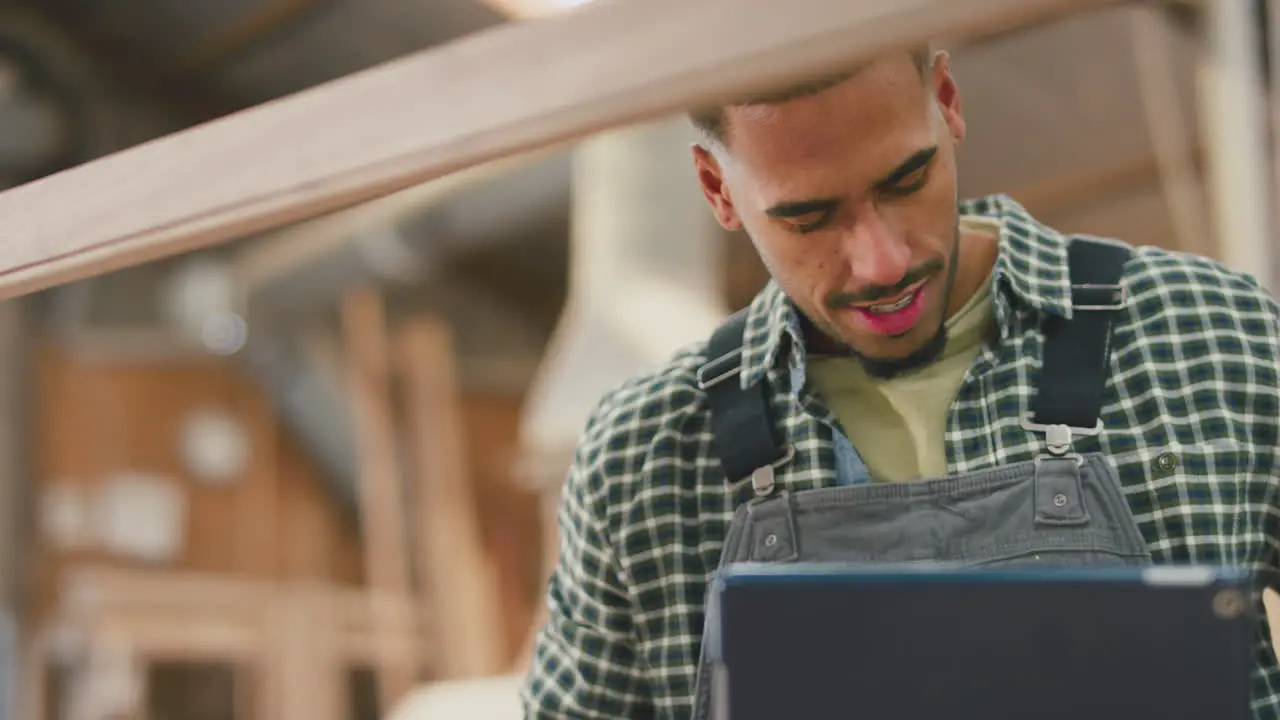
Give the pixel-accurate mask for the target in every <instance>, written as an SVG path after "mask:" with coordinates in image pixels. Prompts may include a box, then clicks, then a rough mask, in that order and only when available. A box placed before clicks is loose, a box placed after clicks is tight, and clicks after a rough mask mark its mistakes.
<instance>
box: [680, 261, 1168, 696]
mask: <svg viewBox="0 0 1280 720" xmlns="http://www.w3.org/2000/svg"><path fill="white" fill-rule="evenodd" d="M1069 255H1070V268H1071V281H1072V283H1073V284H1072V306H1073V313H1072V315H1073V317H1072V319H1071V320H1069V321H1067V320H1062V319H1060V318H1054V319H1053V320H1051V321H1050V322H1049V323H1047V324H1046V327H1045V349H1044V363H1043V369H1042V371H1041V374H1040V378H1039V382H1038V387H1037V389H1036V397H1035V400H1034V401H1033V402H1034V411H1033V412H1031V413H1028V414H1027V415H1025V416H1024V420H1023V426H1024V427H1026V428H1027V429H1028V430H1029V431H1033V432H1038V433H1043V435H1044V440H1045V442H1044V451H1043V452H1042V454H1040V455H1039V456H1038V457H1036V458H1034V459H1033V460H1029V461H1026V462H1019V463H1015V464H1009V465H1004V466H997V467H994V468H990V469H987V470H983V471H980V472H972V473H966V474H962V475H953V476H947V477H938V478H929V479H923V480H919V481H913V482H908V483H874V484H872V483H867V482H865V481H864V482H862V483H860V484H849V483H850V482H855V481H854V480H853V479H851V478H848V477H845V478H841V482H842V486H840V487H832V488H823V489H818V490H808V491H802V492H789V491H787V490H786V489H782V488H779V487H778V486H777V485H776V484H775V482H774V468H775V467H778V466H780V465H782V464H784V463H786V462H787V461H788V460H789V459H790V457H791V452H792V451H791V449H790V448H789V447H786V446H784V445H783V444H781V443H779V442H778V440H777V433H776V431H775V429H774V426H773V424H772V422H771V421H770V419H769V412H768V392H767V389H766V388H765V385H766V383H765V382H764V381H761V382H760V383H758V384H757V385H756V386H755V387H751V388H745V389H744V388H742V387H741V385H740V383H739V382H737V380H738V377H737V374H736V371H735V370H734V368H735V367H736V366H737V364H738V360H739V357H740V354H741V344H742V333H743V330H744V327H745V315H743V314H741V313H740V314H739V315H737V316H735V317H734V318H732V319H731V320H730V321H729V322H727V323H726V324H725V325H724V326H722V327H721V328H720V329H719V330H717V331H716V334H715V335H714V336H713V337H712V339H711V343H710V346H709V349H708V355H707V356H708V357H710V358H714V359H713V360H711V361H710V362H709V363H707V365H706V366H704V367H703V368H702V372H701V373H700V381H701V380H702V378H707V380H705V381H703V382H702V383H701V384H702V385H703V387H704V388H705V390H706V392H707V393H708V398H709V402H710V405H711V412H712V424H713V430H714V433H715V448H716V452H717V454H718V455H719V456H720V461H721V464H722V465H723V467H724V470H725V473H726V480H727V481H728V482H737V481H741V480H746V479H747V478H750V480H751V485H752V488H753V490H754V493H755V497H754V498H752V499H751V500H750V501H748V502H747V503H745V504H744V505H742V506H741V507H739V508H738V510H737V512H736V514H735V516H734V518H733V521H732V523H731V524H730V526H729V529H728V533H727V535H726V538H725V545H724V548H723V550H722V554H721V558H720V565H719V567H721V568H723V567H726V566H728V565H731V564H733V563H741V562H753V563H759V562H875V563H885V562H894V563H896V562H908V563H909V562H949V563H961V564H966V565H983V566H1011V565H1029V564H1040V565H1058V566H1062V565H1094V566H1098V565H1142V564H1148V563H1150V562H1151V555H1150V552H1149V551H1148V549H1147V545H1146V542H1145V541H1144V540H1143V537H1142V535H1141V534H1140V532H1139V530H1138V526H1137V524H1136V522H1135V521H1134V518H1133V515H1132V513H1131V511H1130V509H1129V505H1128V503H1127V502H1126V500H1125V498H1124V495H1123V493H1122V491H1121V486H1120V482H1119V478H1118V477H1117V476H1116V473H1115V471H1114V469H1113V468H1112V466H1111V465H1110V463H1108V462H1107V460H1106V458H1105V457H1103V456H1102V455H1100V454H1097V453H1088V454H1079V453H1076V452H1074V451H1073V449H1072V441H1073V438H1074V437H1078V436H1083V435H1091V434H1096V433H1098V432H1100V431H1101V429H1102V426H1101V421H1100V420H1099V417H1098V416H1099V412H1100V410H1101V407H1102V402H1103V393H1104V390H1105V387H1106V381H1107V370H1108V366H1109V350H1110V348H1109V343H1110V335H1111V320H1112V317H1113V314H1114V313H1115V312H1117V311H1119V310H1121V309H1122V308H1123V307H1124V292H1123V289H1122V288H1121V287H1120V285H1119V281H1120V277H1121V274H1122V267H1123V265H1124V262H1125V260H1126V259H1127V258H1128V257H1129V250H1128V248H1126V247H1123V246H1119V245H1113V244H1111V243H1104V242H1099V241H1093V240H1088V239H1073V241H1072V242H1071V245H1070V249H1069ZM726 380H728V381H727V382H726ZM707 625H708V626H709V623H708V624H707ZM706 647H707V635H706V631H705V630H704V633H703V643H702V648H703V650H702V657H701V658H700V660H699V663H698V677H697V682H696V691H695V698H694V712H693V718H694V720H706V719H707V718H708V717H711V713H712V712H713V711H714V708H712V702H711V698H712V697H713V692H712V672H711V667H710V665H709V663H708V661H707V658H706Z"/></svg>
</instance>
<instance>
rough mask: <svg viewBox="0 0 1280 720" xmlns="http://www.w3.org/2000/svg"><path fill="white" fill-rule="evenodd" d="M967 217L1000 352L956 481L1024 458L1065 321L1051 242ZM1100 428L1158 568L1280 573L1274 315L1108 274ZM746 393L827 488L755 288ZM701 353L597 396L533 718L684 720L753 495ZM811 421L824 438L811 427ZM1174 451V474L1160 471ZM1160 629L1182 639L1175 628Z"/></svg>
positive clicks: (1017, 221)
mask: <svg viewBox="0 0 1280 720" xmlns="http://www.w3.org/2000/svg"><path fill="white" fill-rule="evenodd" d="M962 212H965V213H972V214H977V215H984V216H988V217H993V218H996V219H998V220H999V221H1000V223H1001V227H1002V230H1001V236H1000V255H999V259H998V261H997V263H996V268H995V272H996V283H995V288H996V291H995V292H993V302H994V303H995V310H996V318H997V322H998V325H999V336H998V338H993V340H992V341H991V342H990V343H988V345H987V346H986V347H985V348H984V350H983V351H982V353H981V354H980V355H979V356H978V358H977V359H976V361H975V363H974V365H973V367H972V369H971V370H970V372H969V374H968V375H967V376H966V378H965V380H964V382H963V384H962V386H961V388H960V391H959V394H958V396H957V397H956V399H955V401H954V402H953V403H952V405H951V410H950V417H949V418H948V426H947V431H946V450H947V459H948V465H949V467H950V471H951V472H956V473H961V472H969V471H974V470H980V469H983V468H990V467H992V466H994V465H1000V464H1004V463H1014V462H1019V461H1023V460H1029V459H1031V458H1032V457H1034V456H1035V455H1036V454H1037V453H1038V452H1039V451H1040V450H1041V447H1042V446H1041V442H1042V438H1041V436H1039V435H1037V434H1033V433H1030V432H1028V431H1026V430H1024V429H1023V428H1022V426H1021V425H1020V424H1019V418H1020V417H1021V415H1022V414H1023V412H1025V411H1026V410H1028V409H1029V402H1030V400H1031V399H1032V397H1033V394H1034V385H1033V382H1034V379H1035V377H1036V375H1037V371H1038V370H1039V367H1040V350H1041V344H1042V342H1043V336H1042V335H1041V333H1040V331H1039V329H1038V323H1037V317H1038V316H1039V314H1040V313H1050V314H1058V315H1069V314H1070V312H1071V303H1070V298H1071V295H1070V287H1069V280H1068V277H1067V275H1068V273H1067V255H1066V239H1067V238H1066V237H1065V236H1064V235H1062V234H1060V233H1058V232H1057V231H1055V230H1053V229H1051V228H1049V227H1046V226H1044V225H1042V224H1040V223H1039V222H1037V221H1036V220H1035V219H1034V218H1032V217H1031V216H1029V215H1028V214H1027V212H1026V211H1025V210H1024V209H1023V208H1021V207H1020V206H1019V205H1018V204H1017V203H1015V202H1014V201H1013V200H1011V199H1010V198H1008V197H1005V196H993V197H986V198H980V199H976V200H972V201H968V202H965V203H964V204H963V207H962ZM1123 284H1124V285H1125V286H1126V289H1127V291H1128V296H1129V302H1128V308H1127V310H1126V311H1124V313H1123V315H1122V316H1121V317H1120V318H1118V319H1117V321H1116V326H1115V330H1114V341H1113V343H1114V349H1113V352H1112V358H1111V377H1110V382H1109V385H1108V389H1107V394H1106V400H1105V406H1104V409H1103V414H1102V420H1103V422H1104V424H1105V431H1104V432H1103V433H1102V434H1101V435H1100V436H1099V437H1098V438H1095V439H1093V440H1092V441H1086V442H1091V443H1092V446H1090V445H1087V444H1084V443H1080V444H1078V445H1077V447H1078V448H1079V449H1081V450H1084V451H1088V450H1101V451H1102V452H1104V453H1106V454H1107V455H1109V456H1110V458H1111V459H1112V461H1113V462H1114V463H1115V465H1116V467H1117V469H1118V471H1119V477H1120V478H1121V481H1122V484H1123V487H1124V492H1125V495H1126V497H1127V499H1128V501H1129V504H1130V507H1131V508H1132V510H1133V514H1134V516H1135V517H1136V519H1137V521H1138V524H1139V526H1140V528H1141V532H1142V534H1143V536H1144V538H1145V539H1146V541H1147V544H1148V545H1149V547H1150V549H1151V552H1152V553H1153V555H1154V557H1155V560H1156V562H1159V563H1230V564H1239V565H1243V566H1246V567H1248V568H1251V569H1255V570H1256V569H1262V568H1276V567H1277V560H1278V559H1280V507H1278V505H1277V503H1278V502H1280V475H1278V474H1277V467H1276V440H1277V438H1276V435H1277V413H1278V412H1280V403H1278V400H1280V389H1278V387H1277V379H1276V375H1277V341H1278V340H1280V328H1278V327H1277V326H1278V323H1280V315H1278V313H1277V305H1276V303H1275V302H1274V301H1273V299H1272V298H1271V296H1270V295H1269V294H1268V293H1267V292H1265V291H1264V290H1262V289H1261V288H1260V287H1259V286H1258V284H1257V283H1256V281H1255V280H1254V279H1252V278H1251V277H1250V276H1248V275H1246V274H1242V273H1237V272H1234V271H1231V270H1229V269H1227V268H1225V267H1223V266H1221V265H1220V264H1217V263H1215V262H1212V261H1210V260H1207V259H1203V258H1199V257H1195V256H1189V255H1185V254H1179V253H1173V252H1169V251H1166V250H1162V249H1158V248H1151V247H1142V248H1137V249H1136V254H1135V256H1134V258H1133V259H1132V260H1130V262H1129V264H1128V265H1127V266H1126V268H1125V274H1124V279H1123ZM749 312H750V315H749V319H748V324H747V331H746V337H745V345H744V353H743V372H742V375H741V379H742V381H743V382H746V383H753V382H756V381H757V380H760V379H761V378H762V377H765V376H767V377H768V380H769V382H770V383H771V387H772V388H773V391H774V393H775V397H774V401H773V402H774V409H775V417H777V418H781V420H780V424H781V425H782V427H783V428H784V430H785V435H786V437H787V439H788V441H789V442H790V443H791V444H792V445H793V446H794V448H795V450H796V455H795V458H794V460H792V461H791V462H790V463H789V464H787V465H786V466H784V467H782V468H780V469H779V470H778V474H777V478H778V482H779V484H780V486H781V487H786V488H790V489H792V490H793V491H800V490H806V489H810V488H818V487H828V486H831V485H833V484H834V483H835V458H834V451H833V443H832V441H831V430H830V429H829V428H831V427H838V423H837V422H836V420H835V418H834V417H833V416H832V415H831V413H830V411H829V410H827V409H826V408H824V407H823V405H822V403H821V401H820V399H819V398H817V397H815V396H814V395H813V394H812V393H811V391H810V389H809V388H807V387H800V388H792V387H791V386H790V374H791V373H790V370H791V368H793V367H795V366H802V365H803V363H804V362H805V357H804V347H803V345H802V344H801V343H800V341H799V338H798V337H797V336H796V331H795V324H794V322H793V319H794V312H795V311H794V310H793V308H792V306H791V305H790V303H789V302H788V301H787V300H786V298H785V297H784V295H783V294H782V293H781V292H780V290H778V289H777V288H776V287H775V286H773V285H772V284H770V285H769V286H768V287H766V288H765V289H764V290H762V291H761V293H760V294H759V295H758V296H757V297H756V299H755V300H754V301H753V302H752V305H751V309H750V311H749ZM704 352H705V343H699V344H696V345H695V346H693V347H690V348H686V349H684V350H682V351H680V352H679V353H677V354H676V356H675V357H674V358H673V359H672V360H671V361H670V362H669V363H668V364H667V365H666V366H665V367H663V368H661V369H660V370H658V371H656V372H654V373H652V374H648V375H645V376H643V377H638V378H635V379H633V380H631V381H629V382H627V383H625V384H624V385H623V386H622V387H619V388H617V389H615V390H614V391H612V392H610V393H608V394H607V395H606V396H605V397H604V398H603V400H602V401H601V403H600V404H599V406H598V408H597V409H596V411H595V412H594V413H593V415H592V417H591V418H590V420H589V421H588V423H587V425H586V428H585V430H584V432H583V436H582V439H581V444H580V447H579V449H578V452H577V455H576V457H575V460H574V464H573V467H572V469H571V470H570V472H569V475H568V478H567V481H566V483H565V485H564V488H563V495H562V500H561V506H560V514H559V531H560V543H561V545H560V552H559V562H558V565H557V567H556V569H555V572H554V574H553V576H552V578H551V580H550V583H549V586H548V592H547V596H546V601H547V604H548V607H549V609H550V620H549V622H548V623H547V624H546V625H545V626H544V628H543V629H542V630H541V633H540V635H539V637H538V642H537V645H536V649H535V652H534V657H533V662H532V666H531V669H530V671H529V675H528V677H527V679H526V681H525V683H524V687H523V691H522V701H523V703H524V708H525V716H526V717H528V718H649V717H654V718H672V719H676V718H681V719H682V718H686V717H688V716H689V714H690V711H691V709H692V695H693V691H694V677H695V670H696V664H697V661H698V654H699V648H700V645H701V633H702V625H703V603H704V596H705V593H706V588H707V581H708V578H709V575H710V573H711V572H713V571H714V570H715V568H716V566H717V564H718V562H719V559H720V550H721V546H722V544H723V542H724V536H725V532H726V530H727V528H728V525H729V522H730V519H731V518H732V516H733V513H734V510H735V508H736V507H737V506H738V505H739V504H740V503H743V502H745V501H746V500H747V499H749V497H750V494H751V488H750V483H741V484H738V485H736V486H733V487H730V486H729V485H727V484H726V482H725V480H724V475H723V474H722V472H721V470H720V467H719V464H718V461H717V460H716V457H715V455H714V454H713V452H712V448H711V429H710V421H709V415H708V408H707V400H706V397H705V396H704V394H703V393H702V392H700V391H699V389H698V386H697V381H696V378H695V373H696V371H697V368H698V366H699V364H700V363H702V362H705V356H704ZM824 422H825V423H826V424H824ZM1169 454H1172V458H1173V459H1176V461H1177V462H1171V461H1170V460H1171V458H1170V457H1169ZM1171 632H1177V629H1176V628H1174V629H1171ZM1268 633H1269V629H1268V628H1267V627H1266V623H1265V621H1264V622H1262V623H1261V624H1260V627H1259V628H1258V632H1257V648H1256V650H1257V654H1258V658H1259V661H1260V664H1261V665H1260V668H1259V669H1258V670H1257V671H1256V672H1255V674H1254V678H1253V692H1254V699H1255V707H1256V709H1257V714H1258V717H1260V718H1277V717H1280V667H1277V663H1276V658H1275V654H1274V651H1273V650H1272V648H1271V642H1270V639H1269V634H1268Z"/></svg>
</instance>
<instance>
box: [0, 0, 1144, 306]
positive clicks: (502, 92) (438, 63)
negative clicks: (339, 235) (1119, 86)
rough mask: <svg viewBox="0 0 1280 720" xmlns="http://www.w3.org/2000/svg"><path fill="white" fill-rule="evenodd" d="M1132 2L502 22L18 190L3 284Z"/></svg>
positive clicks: (8, 204)
mask: <svg viewBox="0 0 1280 720" xmlns="http://www.w3.org/2000/svg"><path fill="white" fill-rule="evenodd" d="M1119 2H1120V0H862V1H860V2H848V1H847V0H789V2H777V1H776V0H617V1H615V2H604V3H600V4H598V5H588V6H587V7H585V8H583V9H581V10H579V11H576V12H572V13H568V14H565V15H561V16H556V17H551V18H546V19H543V20H537V21H530V22H516V23H508V24H504V25H500V26H498V27H496V28H494V29H492V30H489V31H485V32H482V33H477V34H475V35H472V36H469V37H466V38H463V39H462V40H460V41H457V42H452V43H447V44H445V45H443V46H441V47H439V48H436V49H431V50H428V51H425V52H422V53H418V54H415V55H411V56H409V57H406V58H403V59H401V60H398V61H395V62H390V63H387V64H385V65H382V66H379V67H377V68H374V69H372V70H369V71H365V72H360V73H356V74H355V75H352V76H350V77H347V78H343V79H341V80H337V81H334V82H331V83H327V84H324V85H321V86H319V87H316V88H313V89H310V90H307V91H305V92H301V93H298V94H296V95H293V96H291V97H288V98H286V99H283V100H279V101H276V102H271V103H267V104H265V105H262V106H259V107H255V108H251V109H249V110H246V111H243V112H240V113H237V114H234V115H231V116H229V117H226V118H222V119H220V120H217V121H214V122H211V123H208V124H205V125H202V126H199V127H196V128H192V129H190V130H187V131H184V132H181V133H177V134H174V135H171V136H168V137H165V138H161V139H158V140H155V141H152V142H149V143H145V144H143V145H140V146H137V147H135V148H131V149H129V150H126V151H124V152H121V153H118V154H115V155H112V156H108V157H106V158H102V159H99V160H96V161H93V162H90V163H87V164H85V165H82V166H79V167H76V168H73V169H70V170H67V171H64V172H62V173H59V174H57V175H53V176H50V177H47V178H43V179H41V180H38V181H36V182H33V183H30V184H27V185H23V186H21V187H18V188H14V189H12V190H9V191H7V192H5V193H3V194H0V235H3V237H4V243H3V245H2V246H0V247H2V248H3V251H2V252H0V298H4V297H11V296H14V295H17V294H21V293H25V292H31V291H35V290H39V289H43V288H47V287H50V286H53V285H56V284H60V283H67V282H71V281H74V280H78V279H82V278H85V277H89V276H92V275H97V274H101V273H104V272H107V271H111V270H116V269H120V268H124V267H127V266H130V265H135V264H140V263H143V262H147V261H150V260H154V259H157V258H161V257H166V256H170V255H174V254H178V253H182V252H188V251H191V250H194V249H196V248H199V247H202V246H208V245H212V244H215V243H220V242H226V241H228V240H232V239H235V238H240V237H245V236H247V235H251V234H254V233H257V232H261V231H265V230H268V229H271V228H277V227H281V226H283V225H287V224H289V223H292V222H296V221H299V220H303V219H306V218H310V217H315V216H317V215H321V214H324V213H327V212H331V211H335V210H338V209H341V208H343V207H348V206H351V205H354V204H357V203H360V202H365V201H368V200H372V199H374V198H377V197H380V196H383V195H386V194H388V193H391V192H394V191H397V190H402V189H404V188H407V187H410V186H413V185H416V184H418V183H422V182H425V181H427V180H431V179H433V178H438V177H442V176H444V175H447V174H449V173H451V172H454V171H457V170H461V169H463V168H466V167H470V166H474V165H477V164H479V163H482V162H485V161H488V160H493V159H497V158H501V157H508V156H511V155H514V154H517V153H519V152H522V151H527V150H531V149H535V148H541V147H546V146H548V145H551V144H554V143H558V142H562V141H564V140H567V139H570V138H573V137H577V136H583V135H586V134H589V133H592V132H595V131H598V130H603V129H606V128H610V127H616V126H619V125H622V124H626V123H631V122H635V121H639V120H643V119H649V118H655V117H660V116H663V115H666V114H669V113H673V112H676V111H679V110H681V109H683V108H687V107H692V106H695V105H699V104H702V103H706V102H719V101H724V100H728V99H731V98H733V97H736V96H739V95H741V94H742V93H747V92H754V91H759V90H763V89H770V88H774V87H777V86H778V85H780V84H783V83H786V82H790V81H794V80H796V79H799V78H801V77H804V76H808V75H811V74H814V73H819V72H826V71H828V70H831V69H834V68H836V67H839V66H846V65H848V64H850V63H853V62H861V61H865V60H868V59H870V58H874V57H876V56H879V55H882V54H883V53H885V52H889V51H896V50H902V49H906V48H908V47H914V46H918V45H920V44H921V43H923V42H925V41H930V40H936V39H939V38H951V39H966V38H973V37H976V36H982V35H988V34H994V33H998V32H1001V31H1006V30H1009V29H1010V28H1015V27H1020V26H1023V25H1026V24H1030V23H1035V22H1039V21H1044V20H1049V19H1052V18H1054V17H1058V16H1062V15H1066V14H1071V13H1078V12H1082V11H1085V10H1088V9H1092V8H1096V7H1103V6H1107V5H1115V4H1118V3H1119ZM708 28H716V29H717V32H715V33H713V37H710V36H708V35H707V29H708Z"/></svg>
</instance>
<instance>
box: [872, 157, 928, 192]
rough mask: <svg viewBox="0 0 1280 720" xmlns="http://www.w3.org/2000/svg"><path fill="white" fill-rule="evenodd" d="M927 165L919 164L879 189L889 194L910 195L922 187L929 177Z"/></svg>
mask: <svg viewBox="0 0 1280 720" xmlns="http://www.w3.org/2000/svg"><path fill="white" fill-rule="evenodd" d="M929 167H930V165H921V166H920V167H918V168H916V169H915V170H912V171H911V172H910V173H908V174H906V175H904V176H902V178H900V179H899V180H898V181H897V182H896V183H894V184H893V185H889V186H887V187H884V188H881V191H882V192H884V193H887V194H889V195H899V196H900V195H910V194H911V193H913V192H915V191H917V190H919V189H920V188H922V187H924V183H925V181H926V180H928V179H929V177H928V176H929Z"/></svg>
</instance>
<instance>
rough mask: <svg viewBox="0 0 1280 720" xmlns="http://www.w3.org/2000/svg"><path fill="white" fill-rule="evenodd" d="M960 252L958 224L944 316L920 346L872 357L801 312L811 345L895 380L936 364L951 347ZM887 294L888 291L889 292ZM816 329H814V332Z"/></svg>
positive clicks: (943, 296) (872, 373) (945, 289)
mask: <svg viewBox="0 0 1280 720" xmlns="http://www.w3.org/2000/svg"><path fill="white" fill-rule="evenodd" d="M959 256H960V227H959V224H957V226H956V236H955V239H954V241H953V243H952V245H951V257H950V260H949V264H948V266H947V270H946V279H945V280H944V281H943V287H942V293H941V302H942V317H940V318H939V319H938V326H937V328H936V329H935V330H934V332H933V334H932V335H930V336H929V339H928V340H926V341H925V342H924V343H923V344H922V345H921V346H920V347H918V348H916V349H915V350H912V351H911V352H910V353H907V354H906V355H903V356H899V357H887V358H886V357H872V356H870V355H866V354H864V353H862V352H859V351H858V350H857V348H855V347H853V346H852V345H850V344H849V343H848V342H846V341H844V340H842V339H840V337H839V335H838V334H837V333H836V332H834V330H828V329H824V328H822V327H820V326H818V325H816V324H815V323H813V322H812V320H810V319H809V318H807V317H806V316H805V315H804V313H800V316H801V322H802V323H803V324H804V325H805V326H806V333H805V335H806V337H808V338H809V343H810V345H812V346H813V349H814V350H817V351H819V352H826V353H829V354H832V355H839V356H842V357H848V358H852V359H854V360H857V361H858V364H859V365H861V366H862V369H863V371H864V372H866V373H867V375H869V376H871V377H873V378H876V379H878V380H892V379H893V378H895V377H899V376H901V375H905V374H907V373H910V372H914V371H916V370H919V369H920V368H923V367H926V366H928V365H931V364H933V363H934V362H936V361H937V360H938V358H940V357H941V356H942V353H943V351H944V350H946V348H947V340H948V334H947V312H946V308H947V305H948V303H949V302H950V298H951V291H952V289H953V286H954V285H955V281H956V268H957V267H958V266H959V262H958V260H959ZM914 282H916V279H915V278H908V279H907V280H906V281H905V282H904V283H903V285H904V286H909V285H911V284H913V283H914ZM885 294H887V293H885ZM811 331H812V332H811Z"/></svg>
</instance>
